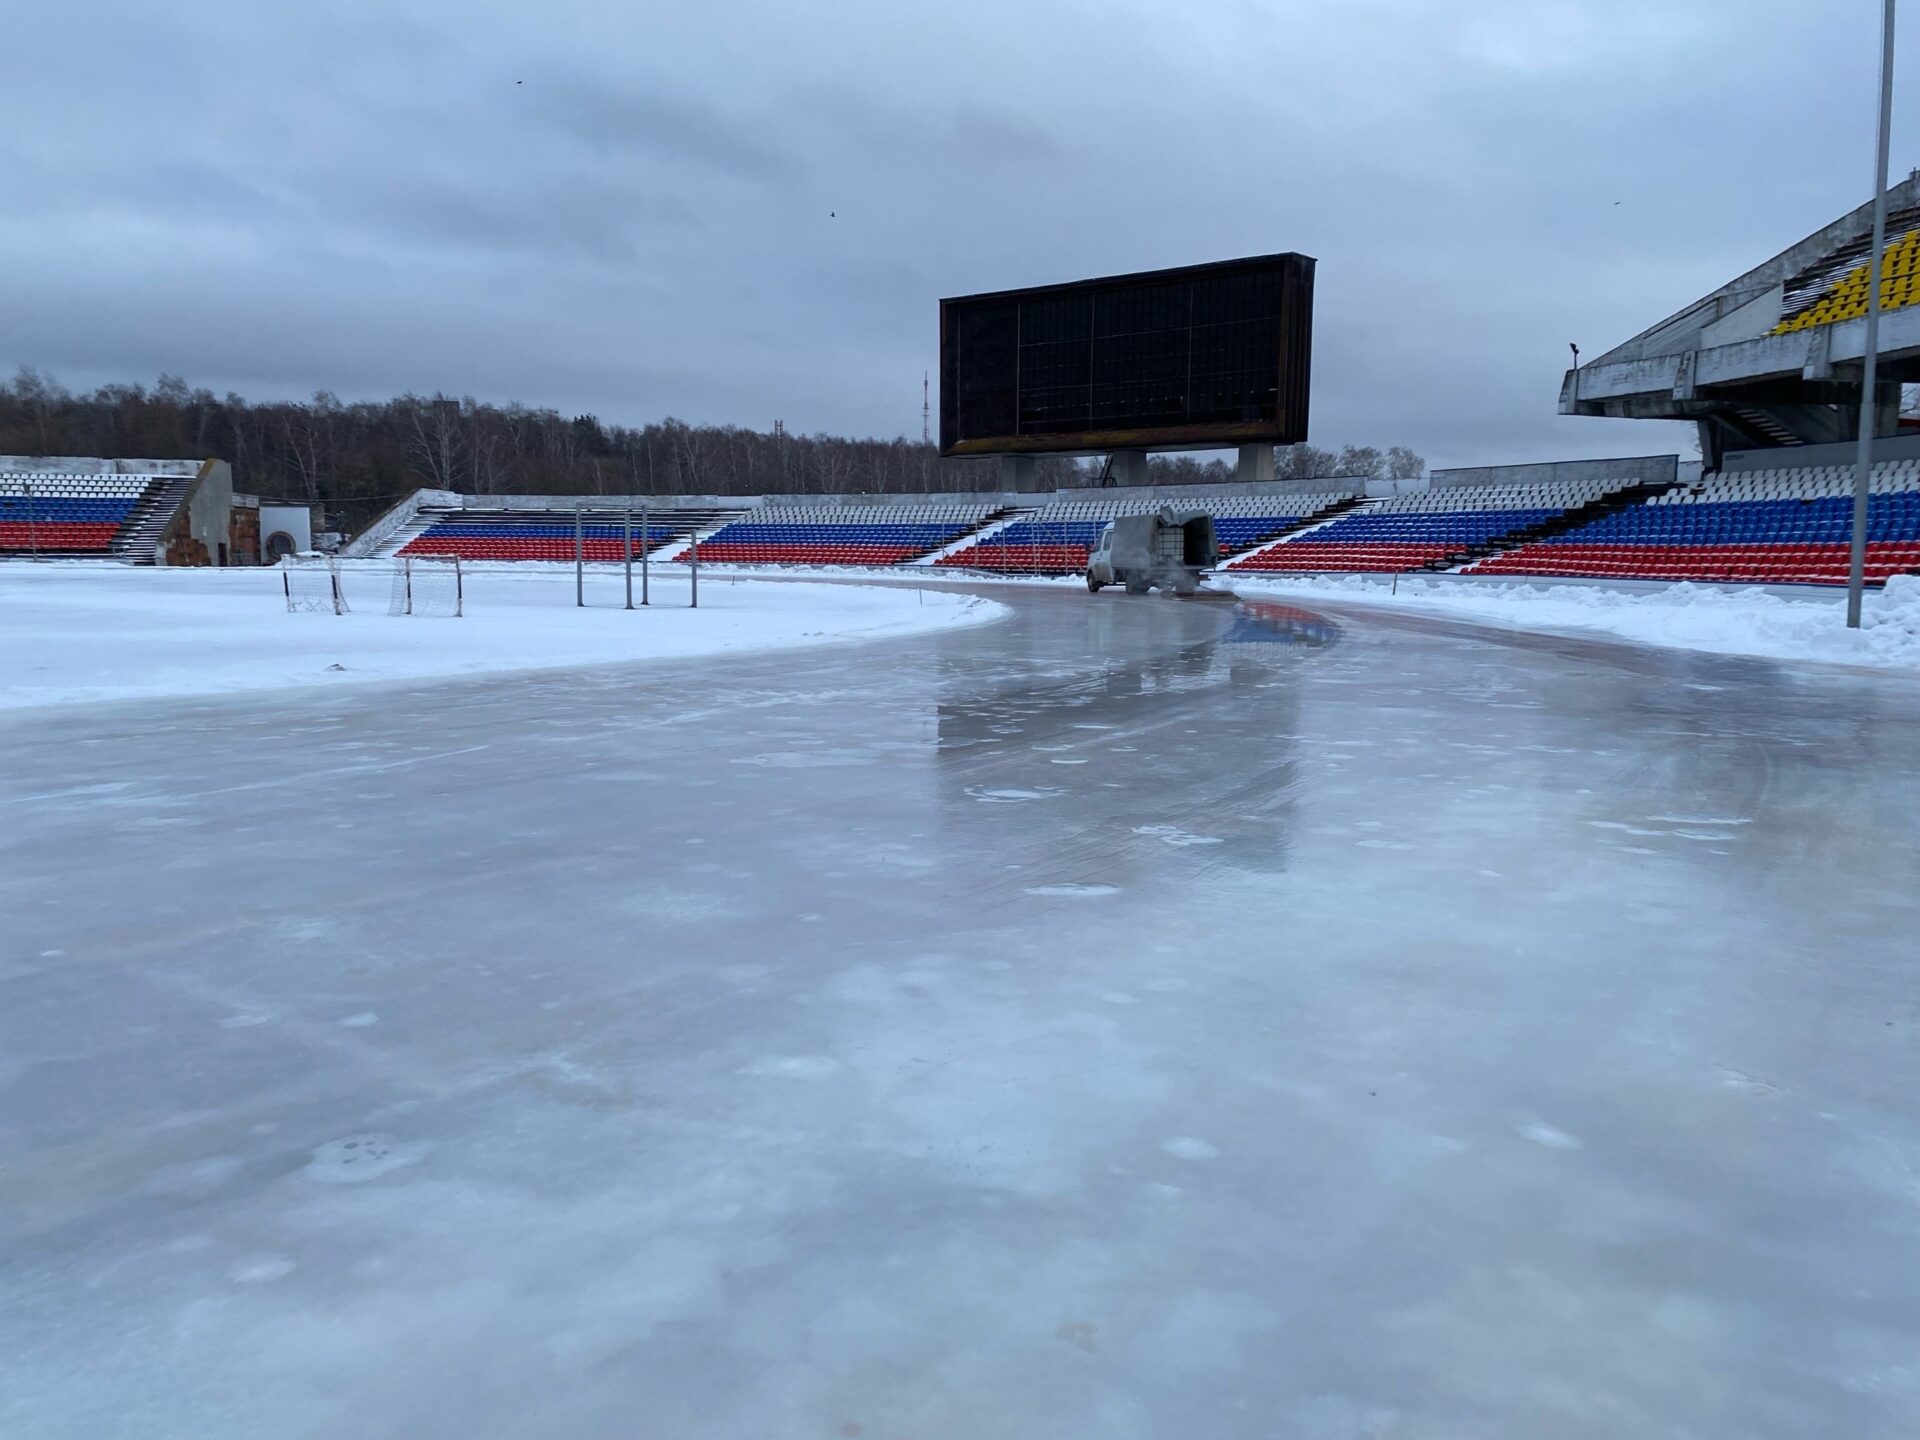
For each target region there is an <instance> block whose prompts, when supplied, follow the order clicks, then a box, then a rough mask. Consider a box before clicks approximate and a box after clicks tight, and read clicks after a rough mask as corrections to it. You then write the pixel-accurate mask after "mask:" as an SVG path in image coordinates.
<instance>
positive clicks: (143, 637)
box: [0, 562, 1006, 709]
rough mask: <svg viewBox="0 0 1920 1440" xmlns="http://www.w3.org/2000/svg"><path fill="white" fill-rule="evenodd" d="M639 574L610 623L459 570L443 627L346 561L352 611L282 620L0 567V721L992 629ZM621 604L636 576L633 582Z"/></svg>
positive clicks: (968, 608) (991, 613) (256, 602)
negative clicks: (6, 715)
mask: <svg viewBox="0 0 1920 1440" xmlns="http://www.w3.org/2000/svg"><path fill="white" fill-rule="evenodd" d="M674 570H677V571H680V572H682V573H674V572H673V571H669V570H668V569H667V567H666V566H658V567H655V568H654V571H653V575H652V585H651V592H652V598H653V601H654V603H653V604H652V605H651V606H649V607H648V608H647V609H645V610H636V611H635V612H634V613H631V614H630V613H628V612H627V611H626V610H625V609H623V608H622V606H623V605H624V603H625V584H624V580H623V578H622V576H621V573H620V571H619V570H618V569H615V568H609V567H601V568H598V569H591V568H590V569H589V571H588V573H587V584H586V598H587V608H586V609H584V610H582V609H576V608H575V606H574V581H573V567H572V566H570V565H569V566H539V567H527V566H517V567H514V568H513V569H510V570H509V569H504V568H490V567H486V566H470V567H467V568H466V571H465V588H466V614H465V616H464V617H462V618H460V619H457V620H455V619H448V618H437V617H428V616H411V617H396V616H390V615H389V614H388V613H387V602H388V597H389V594H390V591H391V585H392V574H393V570H392V566H391V565H389V564H387V563H384V562H364V563H359V564H355V563H353V562H348V563H347V564H345V565H343V566H342V585H343V588H344V589H345V592H346V596H347V603H348V604H349V605H350V606H351V607H352V613H350V614H347V615H340V616H336V615H333V614H331V613H312V612H299V613H294V614H289V613H288V612H287V609H286V603H285V600H284V598H283V595H282V591H281V583H280V571H279V570H277V569H273V568H268V567H260V568H249V569H229V570H212V569H194V570H179V569H166V568H155V569H147V568H132V567H125V566H119V565H106V564H101V563H99V562H76V563H65V564H62V563H48V564H39V565H34V564H20V565H0V709H4V708H9V707H18V706H31V705H54V704H61V703H66V702H76V701H92V700H121V699H131V698H135V697H141V696H146V697H162V696H187V695H205V694H214V693H220V692H227V691H243V690H277V689H282V688H285V687H287V686H291V685H327V686H338V685H349V684H354V683H358V682H365V681H372V680H416V679H428V678H432V677H436V676H453V675H471V674H477V673H482V672H487V671H504V670H529V669H545V668H550V667H561V666H571V665H597V664H611V663H619V662H627V661H636V660H664V659H683V658H691V657H695V656H700V655H709V654H716V653H722V652H736V651H748V650H773V649H784V648H787V647H790V646H801V645H823V644H828V643H831V642H833V641H839V640H873V639H879V638H882V637H886V636H895V635H912V634H918V633H924V632H927V631H933V630H943V629H948V628H951V627H954V626H965V625H978V624H984V623H987V622H990V621H992V620H996V619H999V618H1001V617H1002V616H1004V615H1005V614H1006V611H1005V609H1004V608H1003V607H1001V606H999V605H997V604H995V603H994V602H993V601H991V600H985V599H980V598H977V597H974V596H967V595H955V594H952V593H949V592H946V591H939V592H932V593H925V594H922V593H918V592H914V591H908V590H903V589H901V588H900V587H898V586H890V587H884V588H883V587H879V586H871V585H848V584H831V585H829V584H807V583H800V584H779V585H772V584H760V583H756V582H755V581H753V580H751V579H748V578H742V577H736V576H718V575H702V576H701V577H700V608H699V609H698V610H691V609H689V608H687V599H688V589H689V577H688V576H687V575H686V574H685V573H684V570H685V567H684V566H677V567H674ZM663 572H665V573H663ZM633 583H634V602H635V604H636V606H637V605H638V603H639V598H640V577H639V574H638V572H637V571H636V573H635V576H634V582H633Z"/></svg>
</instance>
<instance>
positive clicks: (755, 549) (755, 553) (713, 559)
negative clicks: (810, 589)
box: [680, 540, 928, 565]
mask: <svg viewBox="0 0 1920 1440" xmlns="http://www.w3.org/2000/svg"><path fill="white" fill-rule="evenodd" d="M927 549H928V547H927V546H925V545H886V544H877V543H870V542H866V541H851V542H836V541H811V542H804V541H795V542H790V543H778V544H755V543H751V542H741V541H729V540H707V541H702V542H701V545H700V559H701V562H702V563H703V564H713V565H899V564H903V563H904V562H906V561H908V560H912V559H914V558H916V557H917V556H920V555H924V554H926V553H927ZM680 558H681V559H682V560H685V561H687V562H688V563H689V564H691V563H692V560H693V556H692V554H691V553H689V554H685V555H682V556H681V557H680Z"/></svg>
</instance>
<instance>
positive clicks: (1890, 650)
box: [1214, 572, 1920, 670]
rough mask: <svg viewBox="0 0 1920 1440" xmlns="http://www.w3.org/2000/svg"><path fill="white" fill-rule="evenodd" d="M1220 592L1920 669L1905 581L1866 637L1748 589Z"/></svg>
mask: <svg viewBox="0 0 1920 1440" xmlns="http://www.w3.org/2000/svg"><path fill="white" fill-rule="evenodd" d="M1214 584H1216V585H1218V586H1222V587H1224V588H1228V589H1231V590H1232V591H1233V592H1234V593H1235V594H1236V595H1247V596H1260V595H1295V596H1302V597H1313V598H1317V599H1323V600H1342V601H1357V602H1361V603H1364V604H1367V605H1382V606H1391V607H1393V608H1396V609H1407V610H1414V611H1425V612H1428V613H1432V614H1445V615H1453V616H1458V617H1460V618H1462V619H1468V620H1476V621H1482V622H1485V623H1488V624H1492V625H1501V626H1508V627H1513V628H1518V629H1527V630H1584V631H1597V632H1600V633H1602V634H1607V635H1615V636H1618V637H1619V638H1621V639H1623V640H1633V641H1636V642H1638V643H1640V644H1643V645H1670V646H1674V647H1676V648H1678V649H1682V650H1711V651H1714V652H1716V653H1719V654H1723V655H1755V656H1760V657H1763V658H1766V659H1774V660H1825V661H1830V662H1835V663H1839V664H1845V665H1875V666H1886V667H1889V668H1892V669H1908V670H1910V669H1920V576H1909V575H1896V576H1894V577H1893V579H1891V580H1890V581H1888V582H1887V586H1886V588H1885V589H1884V590H1882V591H1874V590H1869V591H1867V594H1866V603H1865V606H1864V608H1863V610H1862V613H1861V627H1860V629H1858V630H1849V629H1847V626H1846V594H1845V592H1844V591H1843V590H1842V589H1840V588H1838V587H1836V588H1834V589H1830V590H1821V591H1818V592H1815V591H1811V590H1807V589H1802V590H1800V591H1798V592H1797V593H1792V594H1782V593H1781V592H1780V591H1778V590H1769V589H1763V588H1761V587H1759V586H1746V587H1741V588H1737V589H1733V588H1721V587H1718V586H1712V585H1689V584H1677V585H1669V586H1665V587H1662V588H1659V589H1653V588H1640V589H1631V590H1629V589H1615V588H1611V587H1608V586H1605V585H1594V584H1582V583H1579V582H1572V583H1565V584H1555V585H1511V584H1491V583H1488V582H1486V581H1478V580H1443V579H1431V580H1430V579H1426V578H1412V577H1408V576H1404V575H1403V576H1401V577H1400V578H1399V580H1398V581H1397V582H1396V581H1395V580H1393V579H1391V578H1390V577H1385V576H1381V577H1375V576H1367V577H1361V576H1355V575H1324V576H1304V577H1301V578H1298V579H1285V580H1279V579H1274V580H1269V579H1266V578H1264V577H1262V578H1259V579H1254V578H1252V577H1242V576H1239V575H1235V574H1233V573H1231V572H1226V573H1222V574H1220V575H1217V576H1215V578H1214Z"/></svg>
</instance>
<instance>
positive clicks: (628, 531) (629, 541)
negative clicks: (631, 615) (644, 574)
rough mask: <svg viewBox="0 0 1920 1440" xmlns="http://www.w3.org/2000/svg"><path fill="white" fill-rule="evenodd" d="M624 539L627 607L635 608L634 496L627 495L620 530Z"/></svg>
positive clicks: (621, 550) (622, 547)
mask: <svg viewBox="0 0 1920 1440" xmlns="http://www.w3.org/2000/svg"><path fill="white" fill-rule="evenodd" d="M620 533H621V535H622V537H624V538H623V541H622V543H621V546H620V559H621V562H622V563H623V564H624V565H625V566H626V567H627V609H629V610H631V609H632V608H633V497H632V496H628V497H627V510H626V515H625V517H624V519H623V521H622V524H621V531H620Z"/></svg>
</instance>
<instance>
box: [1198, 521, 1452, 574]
mask: <svg viewBox="0 0 1920 1440" xmlns="http://www.w3.org/2000/svg"><path fill="white" fill-rule="evenodd" d="M1329 528H1331V527H1329ZM1321 533H1322V532H1321V531H1318V530H1316V531H1314V532H1313V533H1312V535H1311V536H1309V537H1308V538H1306V539H1303V540H1289V541H1287V542H1286V543H1285V544H1283V545H1271V546H1269V547H1268V548H1267V549H1265V550H1261V551H1259V552H1258V553H1256V554H1253V555H1246V556H1243V557H1241V558H1240V559H1238V560H1235V561H1234V562H1233V563H1232V564H1231V565H1230V566H1228V567H1227V568H1228V569H1230V570H1235V571H1245V570H1266V571H1273V570H1418V569H1419V568H1421V567H1422V566H1423V565H1427V564H1430V563H1431V562H1433V561H1435V560H1444V559H1445V558H1446V557H1447V555H1448V554H1449V553H1450V552H1451V551H1452V550H1453V549H1454V548H1455V547H1453V546H1451V545H1445V544H1434V543H1432V542H1425V543H1422V542H1419V541H1375V540H1360V541H1334V542H1333V543H1331V544H1327V543H1324V542H1321V541H1320V540H1319V539H1318V538H1317V537H1318V536H1319V535H1320V534H1321Z"/></svg>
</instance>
